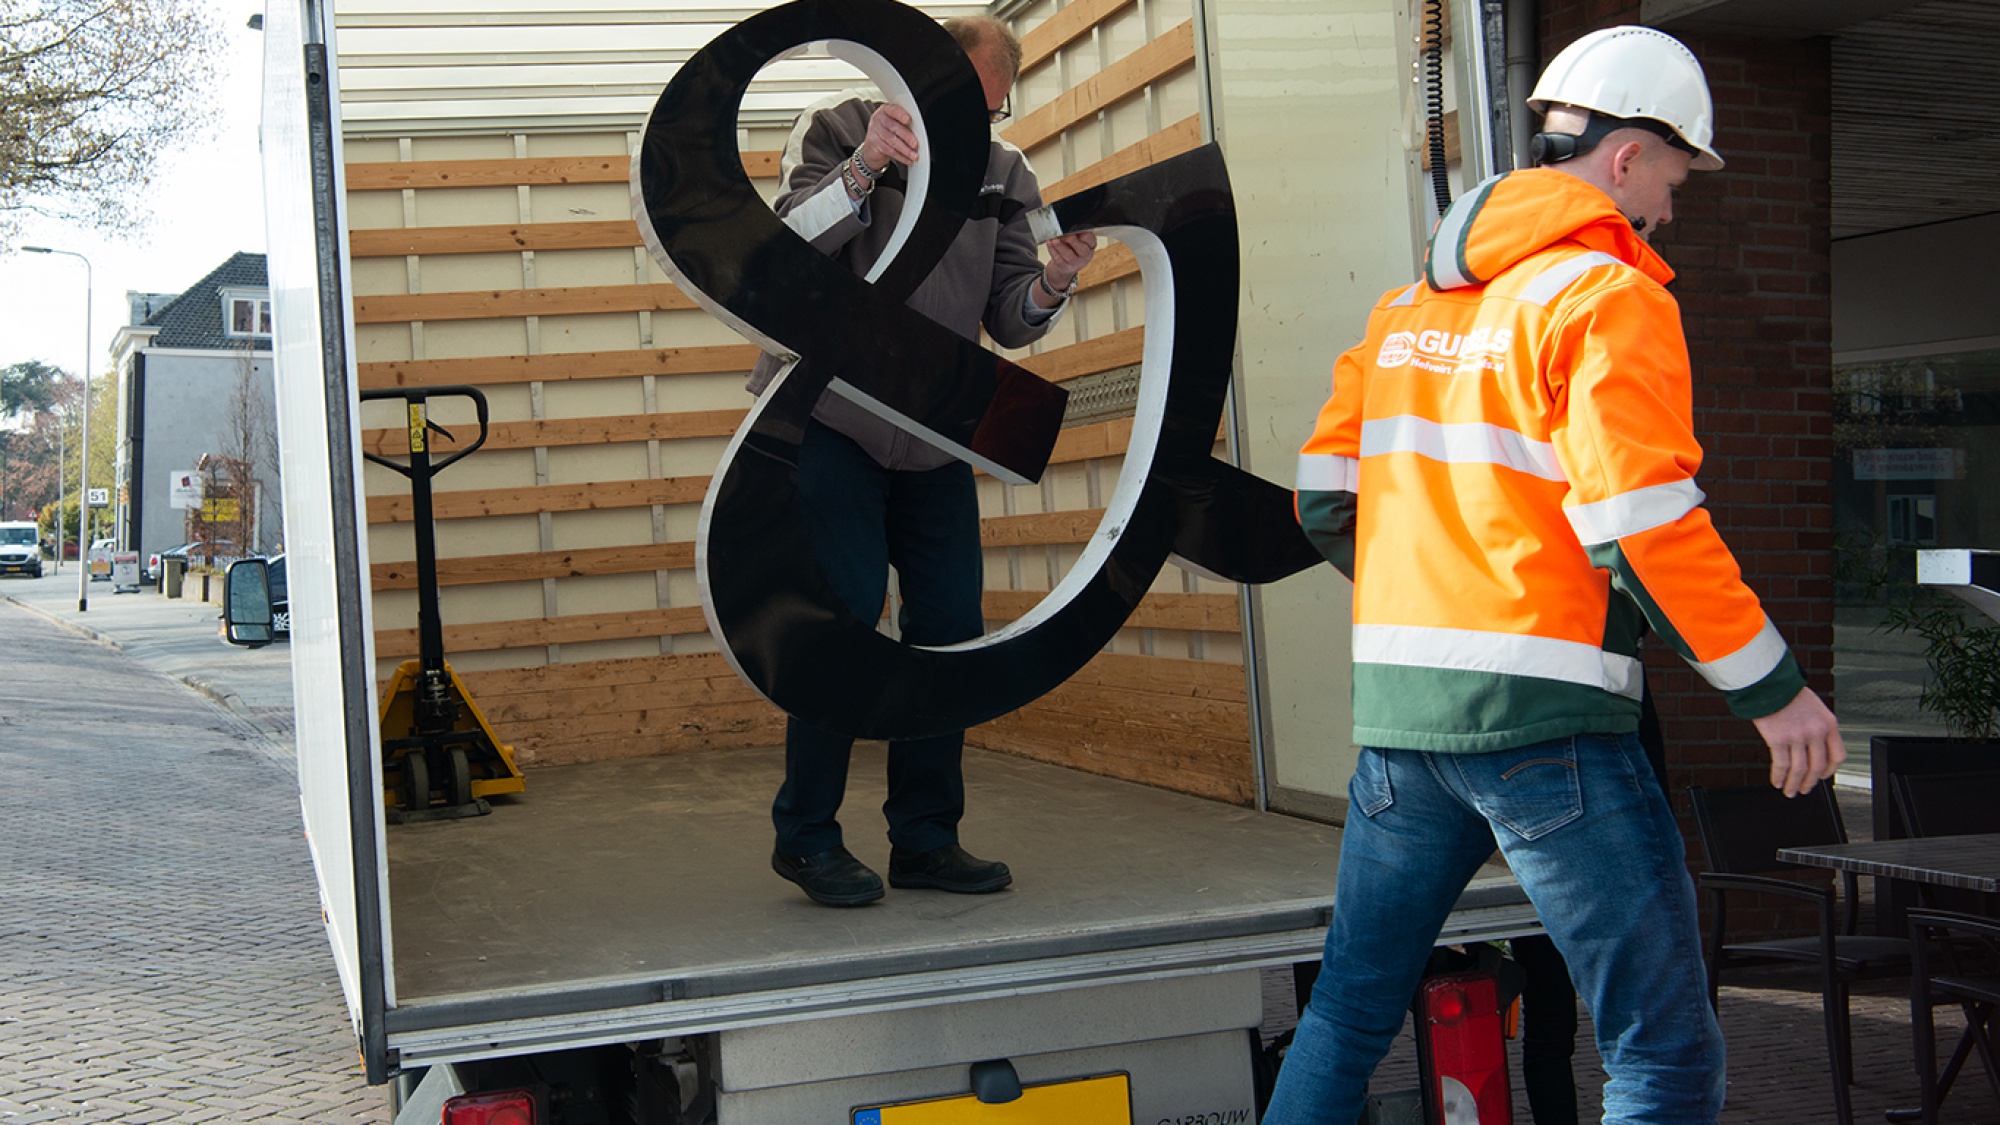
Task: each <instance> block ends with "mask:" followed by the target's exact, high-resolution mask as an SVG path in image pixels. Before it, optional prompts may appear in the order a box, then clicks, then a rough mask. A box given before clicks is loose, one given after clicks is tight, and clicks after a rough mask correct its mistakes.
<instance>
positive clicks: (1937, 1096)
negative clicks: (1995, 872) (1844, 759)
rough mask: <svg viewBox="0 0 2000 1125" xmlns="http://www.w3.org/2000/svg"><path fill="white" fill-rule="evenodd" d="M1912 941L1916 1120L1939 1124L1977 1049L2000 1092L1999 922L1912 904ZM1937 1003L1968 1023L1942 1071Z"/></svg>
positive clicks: (1911, 1015) (1990, 1078) (1911, 1017)
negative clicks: (1996, 1017)
mask: <svg viewBox="0 0 2000 1125" xmlns="http://www.w3.org/2000/svg"><path fill="white" fill-rule="evenodd" d="M1957 834H1958V833H1947V835H1957ZM1934 937H1935V939H1936V940H1933V939H1934ZM1910 944H1911V953H1912V957H1911V967H1910V1023H1911V1025H1912V1026H1913V1027H1914V1028H1915V1036H1916V1062H1917V1088H1918V1090H1919V1092H1920V1094H1921V1097H1922V1102H1921V1113H1922V1117H1921V1118H1920V1120H1922V1121H1923V1122H1924V1123H1925V1125H1937V1119H1938V1103H1939V1102H1940V1101H1941V1100H1942V1099H1943V1097H1944V1095H1945V1093H1946V1092H1947V1091H1949V1090H1950V1089H1951V1084H1952V1082H1953V1080H1955V1079H1956V1078H1957V1077H1958V1073H1959V1069H1960V1068H1961V1067H1963V1066H1964V1065H1965V1061H1966V1059H1967V1057H1968V1056H1970V1054H1971V1052H1972V1050H1973V1048H1975V1047H1976V1048H1978V1050H1979V1059H1980V1061H1981V1062H1982V1063H1984V1064H1985V1067H1986V1081H1987V1082H1988V1083H1989V1084H1991V1085H1992V1087H1993V1092H1994V1094H1995V1095H1996V1096H2000V1065H1996V1063H1995V1061H1994V1057H1993V1036H1992V1030H1991V1027H1990V1021H1991V1020H1992V1017H1993V1013H1994V1011H1995V1009H1996V1007H2000V974H1996V973H1995V972H1994V964H1995V961H1994V957H1993V953H1994V951H1995V950H1996V949H2000V921H1995V920H1994V919H1991V918H1977V917H1974V916H1972V915H1970V914H1955V913H1952V912H1950V911H1945V910H1931V909H1926V908H1924V907H1913V908H1911V910H1910ZM1968 954H1970V956H1968ZM1982 954H1983V955H1984V956H1983V957H1982V956H1981V955H1982ZM1975 962H1979V963H1975ZM1969 966H1970V967H1969ZM1939 1004H1957V1005H1959V1007H1960V1008H1961V1009H1962V1010H1963V1011H1964V1012H1965V1024H1966V1030H1965V1034H1964V1035H1963V1036H1961V1037H1960V1038H1959V1041H1958V1047H1957V1048H1956V1049H1955V1050H1953V1051H1952V1053H1951V1060H1950V1061H1949V1062H1947V1063H1946V1064H1945V1068H1944V1073H1943V1074H1942V1075H1939V1073H1938V1069H1937V1026H1936V1025H1935V1024H1934V1023H1933V1022H1932V1019H1931V1015H1932V1010H1933V1009H1934V1008H1935V1007H1936V1006H1937V1005H1939Z"/></svg>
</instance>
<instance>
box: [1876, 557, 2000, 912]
mask: <svg viewBox="0 0 2000 1125" xmlns="http://www.w3.org/2000/svg"><path fill="white" fill-rule="evenodd" d="M1884 628H1886V629H1889V630H1892V631H1895V632H1902V633H1914V634H1916V635H1917V636H1918V637H1920V638H1922V639H1923V642H1924V665H1925V669H1926V673H1927V674H1926V676H1925V677H1924V688H1923V694H1922V695H1920V696H1919V697H1918V699H1917V706H1918V707H1920V708H1921V709H1922V710H1924V711H1925V712H1927V713H1929V714H1931V715H1934V716H1936V717H1937V718H1938V719H1940V720H1942V721H1943V723H1944V724H1945V729H1946V730H1947V731H1948V732H1949V734H1948V736H1947V737H1944V738H1935V737H1921V736H1915V735H1879V734H1878V735H1876V736H1874V737H1873V738H1871V739H1869V746H1868V750H1869V775H1870V779H1871V783H1872V785H1873V788H1874V793H1873V797H1872V800H1871V802H1870V805H1871V807H1872V810H1873V812H1874V828H1875V838H1876V839H1878V840H1894V839H1900V838H1902V837H1904V836H1907V835H1909V826H1908V825H1907V824H1905V823H1904V820H1903V813H1902V810H1901V809H1900V808H1898V807H1897V806H1896V802H1895V797H1894V793H1893V790H1892V789H1891V786H1890V782H1889V778H1890V777H1891V776H1892V775H1895V774H1928V773H1970V772H1974V771H1978V770H1988V769H1996V768H2000V622H1995V621H1994V620H1992V619H1991V618H1989V617H1987V616H1986V615H1985V614H1983V613H1980V612H1979V611H1977V610H1975V609H1973V608H1972V607H1971V606H1969V605H1967V604H1965V603H1964V602H1962V601H1960V600H1959V599H1958V598H1956V597H1954V596H1951V595H1949V594H1945V593H1942V592H1939V591H1936V590H1930V589H1916V590H1912V591H1911V592H1910V594H1909V595H1908V596H1907V597H1905V598H1904V599H1902V600H1900V601H1899V602H1898V604H1896V605H1894V606H1892V607H1891V608H1890V610H1889V612H1888V615H1887V617H1886V619H1885V622H1884ZM1875 905H1876V911H1875V916H1876V932H1878V933H1880V934H1883V935H1884V936H1892V937H1901V936H1904V935H1905V933H1906V932H1907V931H1906V930H1905V929H1904V926H1905V922H1904V916H1903V912H1904V911H1905V910H1906V909H1907V908H1909V907H1910V906H1914V905H1916V893H1915V891H1914V890H1913V889H1912V888H1911V887H1909V886H1908V885H1906V884H1903V883H1901V882H1898V881H1896V880H1893V879H1885V880H1880V881H1878V884H1877V887H1876V903H1875Z"/></svg>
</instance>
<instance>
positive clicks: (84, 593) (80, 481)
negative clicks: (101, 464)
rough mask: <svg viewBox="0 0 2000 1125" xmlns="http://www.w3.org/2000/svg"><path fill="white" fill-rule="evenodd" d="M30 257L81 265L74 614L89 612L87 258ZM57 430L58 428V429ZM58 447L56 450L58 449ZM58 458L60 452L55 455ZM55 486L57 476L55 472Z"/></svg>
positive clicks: (34, 250) (72, 254)
mask: <svg viewBox="0 0 2000 1125" xmlns="http://www.w3.org/2000/svg"><path fill="white" fill-rule="evenodd" d="M21 249H23V250H26V251H27V252H28V253H30V254H61V255H63V256H64V257H66V258H75V259H76V260H77V261H79V262H82V263H83V453H82V459H81V462H80V463H79V464H78V465H77V467H76V477H77V481H76V498H77V500H79V501H80V503H78V504H77V512H76V548H77V550H76V554H77V558H76V611H77V612H78V613H87V612H89V610H90V287H91V278H90V259H89V258H86V257H84V256H83V255H81V254H79V253H77V252H76V251H74V250H56V249H53V248H51V247H47V246H23V247H21ZM59 429H60V428H59ZM58 448H60V447H58ZM57 456H58V457H60V456H61V454H60V453H58V454H57ZM57 477H58V483H60V478H61V474H60V472H58V474H57ZM56 519H57V520H61V519H62V496H61V494H60V492H58V494H57V496H56ZM56 527H57V531H56V556H57V557H58V558H60V557H61V556H62V531H61V528H62V525H61V524H60V523H58V524H57V525H56Z"/></svg>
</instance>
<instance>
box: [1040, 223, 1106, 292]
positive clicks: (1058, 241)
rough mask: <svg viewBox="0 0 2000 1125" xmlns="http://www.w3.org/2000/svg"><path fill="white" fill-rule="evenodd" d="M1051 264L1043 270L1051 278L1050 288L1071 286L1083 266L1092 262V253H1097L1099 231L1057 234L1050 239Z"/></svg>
mask: <svg viewBox="0 0 2000 1125" xmlns="http://www.w3.org/2000/svg"><path fill="white" fill-rule="evenodd" d="M1046 245H1047V246H1048V248H1049V264H1048V266H1047V267H1046V268H1044V269H1043V270H1042V273H1043V275H1044V276H1046V277H1047V278H1048V279H1049V288H1051V289H1054V290H1056V291H1057V292H1059V293H1060V292H1061V291H1063V290H1065V289H1068V288H1069V283H1070V282H1072V281H1075V280H1076V275H1077V274H1080V273H1082V272H1083V267H1085V266H1087V265H1089V264H1090V258H1091V255H1093V254H1095V253H1097V232H1096V231H1093V230H1087V231H1081V232H1079V233H1076V234H1063V235H1057V236H1056V237H1054V238H1051V239H1049V240H1048V242H1047V243H1046Z"/></svg>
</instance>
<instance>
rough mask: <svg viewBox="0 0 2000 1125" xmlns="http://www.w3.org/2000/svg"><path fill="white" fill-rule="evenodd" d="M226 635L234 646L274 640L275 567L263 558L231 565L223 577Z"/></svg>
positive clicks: (247, 645)
mask: <svg viewBox="0 0 2000 1125" xmlns="http://www.w3.org/2000/svg"><path fill="white" fill-rule="evenodd" d="M222 635H223V639H225V640H227V641H228V642H229V643H230V644H233V645H244V646H246V647H248V648H262V647H264V646H265V645H267V644H270V643H271V638H272V636H273V633H272V629H271V569H270V564H269V563H268V562H266V561H265V560H263V559H239V560H237V561H236V562H233V563H231V564H229V572H228V574H226V575H224V577H223V580H222Z"/></svg>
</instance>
